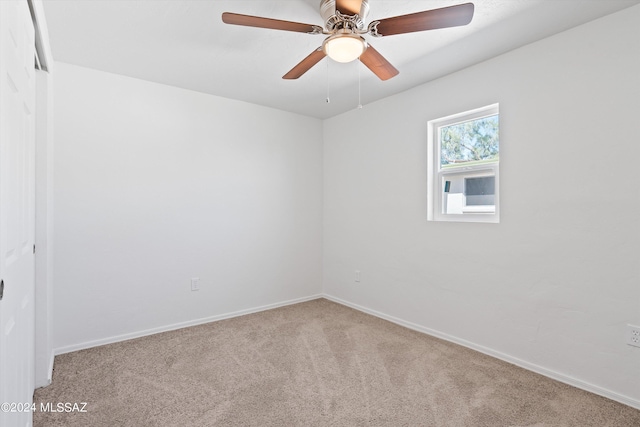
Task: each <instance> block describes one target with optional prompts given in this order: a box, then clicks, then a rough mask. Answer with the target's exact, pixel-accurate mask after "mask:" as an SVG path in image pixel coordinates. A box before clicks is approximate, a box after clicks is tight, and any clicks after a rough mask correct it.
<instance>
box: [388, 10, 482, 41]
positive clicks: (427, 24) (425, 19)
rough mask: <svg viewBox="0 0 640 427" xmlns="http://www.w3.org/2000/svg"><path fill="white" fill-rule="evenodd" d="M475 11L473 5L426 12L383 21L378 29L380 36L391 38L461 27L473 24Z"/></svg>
mask: <svg viewBox="0 0 640 427" xmlns="http://www.w3.org/2000/svg"><path fill="white" fill-rule="evenodd" d="M473 10H474V6H473V3H465V4H459V5H457V6H450V7H443V8H441V9H433V10H425V11H424V12H418V13H412V14H409V15H401V16H394V17H393V18H386V19H381V20H380V23H379V24H378V25H377V27H376V28H377V31H378V35H380V36H391V35H394V34H404V33H413V32H416V31H426V30H435V29H438V28H447V27H459V26H461V25H467V24H468V23H469V22H471V19H472V18H473Z"/></svg>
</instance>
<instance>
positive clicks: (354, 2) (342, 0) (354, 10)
mask: <svg viewBox="0 0 640 427" xmlns="http://www.w3.org/2000/svg"><path fill="white" fill-rule="evenodd" d="M361 8H362V0H336V10H337V11H338V12H340V13H342V14H343V15H355V14H360V9H361ZM361 18H363V17H361Z"/></svg>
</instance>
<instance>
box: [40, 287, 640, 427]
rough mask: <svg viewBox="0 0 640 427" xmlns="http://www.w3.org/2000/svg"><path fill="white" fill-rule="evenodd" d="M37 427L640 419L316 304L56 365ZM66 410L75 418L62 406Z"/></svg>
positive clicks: (623, 425) (96, 351)
mask: <svg viewBox="0 0 640 427" xmlns="http://www.w3.org/2000/svg"><path fill="white" fill-rule="evenodd" d="M35 401H36V405H37V407H38V408H39V407H40V405H41V403H42V404H47V403H49V404H52V405H53V407H56V404H57V403H69V404H70V405H68V406H67V408H70V409H73V406H72V404H73V403H78V404H79V405H78V406H77V407H76V408H75V409H76V410H78V409H82V407H81V405H80V404H81V403H82V402H86V403H87V405H86V408H84V409H85V410H86V412H51V411H50V412H41V411H37V412H36V413H35V414H34V426H35V427H56V426H65V427H75V426H78V427H92V426H109V427H117V426H135V427H142V426H153V427H171V426H181V427H191V426H394V427H397V426H456V427H461V426H470V427H471V426H473V427H476V426H491V427H497V426H536V427H541V426H580V427H586V426H598V427H602V426H611V427H617V426H620V427H631V426H640V411H638V410H636V409H633V408H630V407H628V406H625V405H622V404H619V403H616V402H613V401H611V400H608V399H605V398H602V397H599V396H596V395H593V394H590V393H587V392H585V391H582V390H578V389H575V388H573V387H570V386H568V385H565V384H562V383H559V382H556V381H553V380H550V379H548V378H545V377H542V376H540V375H537V374H534V373H532V372H529V371H526V370H524V369H521V368H518V367H515V366H513V365H510V364H508V363H505V362H502V361H500V360H497V359H494V358H491V357H489V356H485V355H483V354H480V353H477V352H475V351H473V350H469V349H466V348H464V347H460V346H457V345H455V344H451V343H448V342H445V341H441V340H439V339H436V338H432V337H429V336H427V335H423V334H421V333H419V332H415V331H411V330H409V329H405V328H403V327H400V326H397V325H395V324H392V323H389V322H387V321H384V320H381V319H378V318H375V317H372V316H369V315H367V314H363V313H360V312H358V311H355V310H352V309H350V308H348V307H344V306H341V305H338V304H335V303H333V302H330V301H327V300H324V299H319V300H314V301H310V302H306V303H302V304H296V305H292V306H288V307H283V308H278V309H274V310H270V311H266V312H261V313H256V314H251V315H247V316H243V317H237V318H234V319H229V320H223V321H219V322H215V323H209V324H206V325H201V326H195V327H191V328H186V329H181V330H178V331H172V332H165V333H162V334H157V335H153V336H149V337H144V338H139V339H135V340H131V341H126V342H121V343H116V344H111V345H106V346H102V347H97V348H92V349H88V350H83V351H79V352H75V353H68V354H64V355H61V356H58V357H56V360H55V370H54V376H53V384H52V385H50V386H49V387H46V388H43V389H38V390H37V391H36V395H35ZM63 407H64V406H63Z"/></svg>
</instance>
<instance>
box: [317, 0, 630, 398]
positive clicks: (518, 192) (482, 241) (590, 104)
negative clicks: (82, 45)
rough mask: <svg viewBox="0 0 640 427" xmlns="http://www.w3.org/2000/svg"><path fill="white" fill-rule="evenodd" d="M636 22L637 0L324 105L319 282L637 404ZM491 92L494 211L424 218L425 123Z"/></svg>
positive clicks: (487, 98) (335, 292)
mask: <svg viewBox="0 0 640 427" xmlns="http://www.w3.org/2000/svg"><path fill="white" fill-rule="evenodd" d="M638 22H640V6H636V7H633V8H631V9H627V10H625V11H623V12H620V13H617V14H615V15H610V16H608V17H605V18H602V19H600V20H597V21H594V22H591V23H588V24H586V25H583V26H581V27H578V28H575V29H573V30H570V31H567V32H565V33H561V34H559V35H556V36H553V37H551V38H548V39H545V40H542V41H540V42H537V43H534V44H531V45H528V46H525V47H523V48H520V49H518V50H515V51H512V52H510V53H508V54H505V55H502V56H500V57H497V58H494V59H492V60H489V61H486V62H484V63H481V64H478V65H476V66H473V67H471V68H468V69H466V70H463V71H461V72H458V73H455V74H452V75H449V76H447V77H445V78H442V79H439V80H437V81H434V82H432V83H429V84H425V85H423V86H421V87H418V88H416V89H413V90H411V91H408V92H405V93H402V94H399V95H397V96H394V97H391V98H387V99H384V100H381V101H379V102H376V103H374V104H371V105H367V106H365V108H364V109H362V110H356V111H352V112H349V113H345V114H343V115H341V116H338V117H334V118H332V119H328V120H326V121H325V123H324V134H325V145H324V240H323V254H324V261H323V286H324V292H325V293H326V294H327V295H328V296H330V297H332V298H334V299H337V300H339V301H342V302H346V303H348V304H351V305H356V306H358V307H360V308H363V309H365V310H368V311H372V312H376V313H377V314H378V315H383V316H387V317H393V318H395V320H396V321H399V322H403V323H405V324H408V325H410V326H412V327H415V328H417V329H421V330H424V331H428V332H430V333H434V334H437V335H440V336H443V337H445V338H447V339H451V340H455V341H458V342H462V343H464V344H466V345H469V346H472V347H475V348H478V349H481V350H483V351H486V352H488V353H491V354H494V355H496V356H499V357H502V358H505V359H507V360H511V361H513V362H516V363H519V364H521V365H523V366H527V367H528V368H530V369H534V370H538V371H539V372H543V373H545V374H547V375H551V376H555V377H556V378H559V379H561V380H563V381H568V382H572V383H573V384H576V385H578V386H581V387H584V388H588V389H590V390H593V391H596V392H599V393H601V394H606V395H608V396H610V397H613V398H616V399H618V400H621V401H624V402H626V403H629V404H632V405H634V406H636V407H640V380H639V379H640V349H639V348H633V347H630V346H628V345H626V344H625V341H624V337H625V325H626V323H634V324H636V325H637V324H640V269H639V267H638V254H639V253H640V220H639V218H640V216H639V214H640V197H639V196H640V193H639V191H638V187H637V183H638V182H640V168H639V167H638V159H640V143H639V142H638V136H639V135H640V120H639V119H638V115H639V113H640V53H639V52H640V26H638V25H637V23H638ZM495 102H499V103H500V115H501V117H500V125H501V148H500V151H501V152H500V162H501V164H500V191H501V212H500V213H501V215H500V216H501V223H500V224H469V223H447V222H427V211H426V209H427V202H426V196H427V185H426V170H427V150H426V147H427V121H428V120H431V119H437V118H440V117H444V116H447V115H451V114H454V113H459V112H462V111H465V110H470V109H474V108H478V107H482V106H486V105H489V104H492V103H495ZM345 128H349V129H354V130H356V132H355V133H354V134H351V133H349V132H344V129H345ZM630 183H632V185H629V184H630ZM354 270H360V271H361V282H360V283H355V282H354Z"/></svg>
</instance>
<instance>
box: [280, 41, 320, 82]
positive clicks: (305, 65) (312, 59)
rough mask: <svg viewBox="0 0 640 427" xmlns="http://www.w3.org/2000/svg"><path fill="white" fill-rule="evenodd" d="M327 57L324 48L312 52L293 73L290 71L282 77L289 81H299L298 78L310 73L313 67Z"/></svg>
mask: <svg viewBox="0 0 640 427" xmlns="http://www.w3.org/2000/svg"><path fill="white" fill-rule="evenodd" d="M325 56H326V55H325V53H324V51H323V50H322V48H321V47H319V48H317V49H316V50H314V51H313V52H311V54H310V55H309V56H307V57H306V58H304V59H303V60H302V61H300V63H299V64H298V65H296V66H295V67H293V68H292V69H291V71H289V72H288V73H287V74H285V75H284V76H282V78H283V79H287V80H293V79H297V78H298V77H300V76H301V75H303V74H304V73H306V72H307V71H309V70H310V69H311V67H313V66H314V65H316V64H317V63H318V62H320V60H321V59H322V58H324V57H325Z"/></svg>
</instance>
